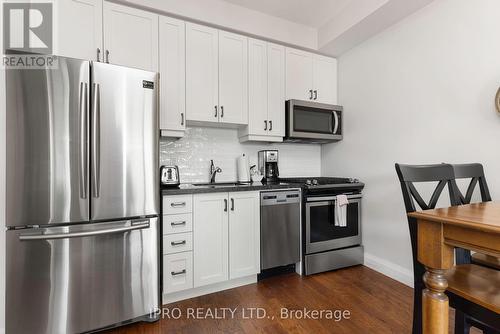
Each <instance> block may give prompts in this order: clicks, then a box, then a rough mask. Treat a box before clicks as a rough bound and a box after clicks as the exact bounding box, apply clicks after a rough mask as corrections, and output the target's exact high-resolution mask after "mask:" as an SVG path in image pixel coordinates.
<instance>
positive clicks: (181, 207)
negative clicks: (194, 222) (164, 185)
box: [163, 195, 193, 215]
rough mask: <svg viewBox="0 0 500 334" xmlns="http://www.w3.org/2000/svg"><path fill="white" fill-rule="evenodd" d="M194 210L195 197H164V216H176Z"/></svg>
mask: <svg viewBox="0 0 500 334" xmlns="http://www.w3.org/2000/svg"><path fill="white" fill-rule="evenodd" d="M192 210H193V195H185V196H163V214H164V215H175V214H178V213H188V212H191V211H192Z"/></svg>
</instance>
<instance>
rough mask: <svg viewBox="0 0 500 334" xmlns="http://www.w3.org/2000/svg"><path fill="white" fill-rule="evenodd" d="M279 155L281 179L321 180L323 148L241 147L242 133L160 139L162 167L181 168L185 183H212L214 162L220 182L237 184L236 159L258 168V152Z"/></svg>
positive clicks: (204, 131)
mask: <svg viewBox="0 0 500 334" xmlns="http://www.w3.org/2000/svg"><path fill="white" fill-rule="evenodd" d="M266 149H277V150H278V151H279V168H280V176H281V177H293V176H320V175H321V146H320V145H311V144H291V143H286V144H281V143H269V144H268V143H240V142H239V139H238V130H236V129H220V128H201V127H196V128H187V129H186V135H185V136H184V137H183V138H181V139H179V140H174V139H170V138H161V139H160V165H178V166H179V171H180V176H181V182H183V183H191V182H208V181H209V175H208V174H209V167H210V160H211V159H213V160H214V164H215V166H218V167H220V168H221V169H222V173H220V174H218V175H217V181H220V182H224V181H235V180H236V179H237V175H236V159H237V158H238V157H239V156H240V155H241V154H243V153H245V154H246V155H247V156H248V159H249V161H250V164H251V165H253V164H257V152H258V151H260V150H266Z"/></svg>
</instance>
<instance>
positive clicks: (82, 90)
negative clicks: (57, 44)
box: [79, 82, 88, 199]
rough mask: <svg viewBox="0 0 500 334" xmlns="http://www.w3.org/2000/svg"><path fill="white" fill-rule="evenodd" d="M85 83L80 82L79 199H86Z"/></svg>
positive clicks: (86, 101) (86, 103)
mask: <svg viewBox="0 0 500 334" xmlns="http://www.w3.org/2000/svg"><path fill="white" fill-rule="evenodd" d="M87 88H88V87H87V83H86V82H85V83H84V82H80V95H79V106H80V197H81V198H83V199H85V198H87V174H88V172H87V132H88V129H87V110H88V91H87Z"/></svg>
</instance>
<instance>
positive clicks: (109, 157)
mask: <svg viewBox="0 0 500 334" xmlns="http://www.w3.org/2000/svg"><path fill="white" fill-rule="evenodd" d="M6 93H7V208H6V217H7V220H6V221H7V227H8V231H7V291H6V294H7V296H6V321H7V333H16V334H19V333H47V334H49V333H51V334H53V333H80V332H86V331H91V330H95V329H99V328H104V327H108V326H114V325H116V324H122V323H126V322H129V321H134V320H148V319H154V318H150V317H149V313H150V312H151V311H152V310H153V309H154V308H156V307H158V306H159V300H160V299H159V298H160V293H159V233H158V231H159V226H158V224H159V220H158V212H159V209H158V208H159V189H158V187H159V183H158V173H157V171H158V162H157V159H158V147H157V145H158V144H157V141H158V121H157V118H158V116H157V74H156V73H151V72H146V71H142V70H137V69H130V68H126V67H121V66H115V65H110V64H104V63H97V62H89V61H83V60H77V59H69V58H62V57H60V58H58V66H57V68H54V69H29V70H28V69H26V70H7V71H6Z"/></svg>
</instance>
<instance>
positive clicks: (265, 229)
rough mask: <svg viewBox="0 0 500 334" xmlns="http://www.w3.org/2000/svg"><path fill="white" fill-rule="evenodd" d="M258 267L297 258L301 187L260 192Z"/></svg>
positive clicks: (291, 262)
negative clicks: (299, 188)
mask: <svg viewBox="0 0 500 334" xmlns="http://www.w3.org/2000/svg"><path fill="white" fill-rule="evenodd" d="M260 205H261V210H260V212H261V213H260V215H261V217H260V267H261V269H270V268H275V267H279V266H285V265H289V264H293V263H297V262H299V261H300V205H301V199H300V190H285V191H270V192H262V193H261V194H260Z"/></svg>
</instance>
